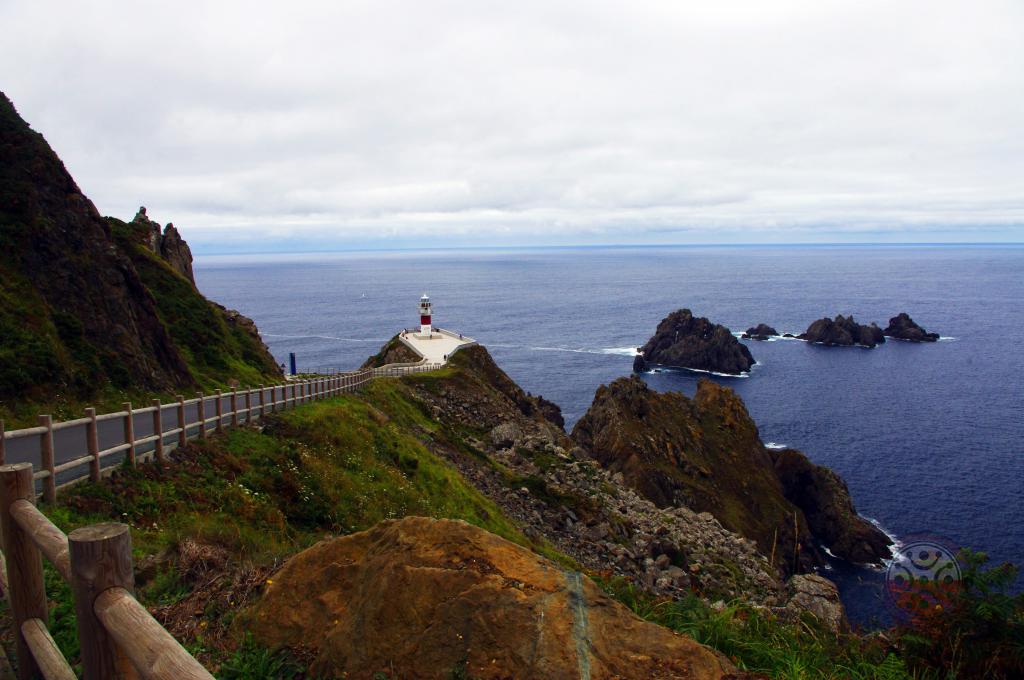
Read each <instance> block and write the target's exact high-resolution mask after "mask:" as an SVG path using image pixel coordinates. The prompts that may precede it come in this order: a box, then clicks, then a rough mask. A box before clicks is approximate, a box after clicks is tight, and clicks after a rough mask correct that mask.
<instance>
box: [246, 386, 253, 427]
mask: <svg viewBox="0 0 1024 680" xmlns="http://www.w3.org/2000/svg"><path fill="white" fill-rule="evenodd" d="M251 422H252V388H251V387H249V386H248V385H246V386H245V424H246V425H248V424H249V423H251Z"/></svg>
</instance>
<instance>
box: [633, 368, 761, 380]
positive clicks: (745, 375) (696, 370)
mask: <svg viewBox="0 0 1024 680" xmlns="http://www.w3.org/2000/svg"><path fill="white" fill-rule="evenodd" d="M672 371H690V372H691V373H703V374H705V375H714V376H718V377H719V378H749V377H750V374H749V373H740V374H739V375H736V374H734V373H719V372H718V371H705V370H704V369H702V368H686V367H685V366H659V367H657V368H655V369H654V370H652V371H647V372H648V373H662V372H672Z"/></svg>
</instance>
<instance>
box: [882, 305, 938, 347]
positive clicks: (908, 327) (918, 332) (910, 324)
mask: <svg viewBox="0 0 1024 680" xmlns="http://www.w3.org/2000/svg"><path fill="white" fill-rule="evenodd" d="M882 333H883V334H884V335H887V336H889V337H890V338H896V339H897V340H907V341H908V342H935V341H936V340H938V339H939V334H938V333H929V332H928V331H926V330H925V329H924V328H922V327H921V326H918V325H917V323H915V322H914V320H913V319H911V318H910V315H909V314H907V313H906V312H900V313H899V314H897V315H896V316H894V317H892V318H891V319H889V325H888V326H886V327H885V330H884V331H882Z"/></svg>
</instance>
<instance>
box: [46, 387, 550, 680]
mask: <svg viewBox="0 0 1024 680" xmlns="http://www.w3.org/2000/svg"><path fill="white" fill-rule="evenodd" d="M378 406H383V407H385V408H386V409H387V410H388V411H391V412H392V413H394V414H395V417H394V418H393V417H392V416H390V415H388V413H386V412H385V410H382V409H381V408H378ZM434 428H436V425H435V424H434V423H433V422H431V421H430V420H429V419H428V418H426V416H425V415H424V414H423V413H422V412H421V411H419V409H418V408H417V407H416V405H414V404H411V403H409V402H407V401H406V400H405V399H404V398H403V397H402V390H401V389H400V387H399V384H398V381H396V380H378V381H375V383H374V384H373V386H372V388H371V389H370V390H369V391H368V393H367V394H366V397H365V398H361V397H358V396H345V397H339V398H337V399H332V400H329V401H324V402H318V403H314V404H308V405H305V406H303V407H301V408H299V409H297V410H295V411H291V412H288V413H285V414H279V415H277V416H271V417H268V419H267V421H266V427H265V429H264V431H262V432H260V431H257V430H255V429H247V428H241V429H236V430H232V431H230V432H228V433H226V434H225V435H224V436H222V437H216V438H211V439H210V440H208V441H207V442H205V443H200V444H193V445H190V446H189V447H188V448H187V449H186V450H185V451H183V452H182V453H180V454H178V455H176V457H175V461H174V462H173V463H172V464H170V465H169V466H167V467H166V468H164V469H161V468H159V467H158V466H156V465H144V466H141V467H140V468H139V469H137V470H130V469H125V470H123V471H121V472H120V473H119V474H118V475H117V476H116V477H115V478H112V479H108V480H104V481H103V482H102V483H100V484H91V483H86V484H82V485H80V486H78V487H75V488H74V489H72V490H70V491H69V492H68V493H66V494H64V495H62V496H61V498H60V500H59V502H58V504H57V505H55V506H50V507H46V508H44V511H45V512H46V514H47V515H48V516H49V517H51V519H53V521H54V522H55V523H56V524H58V526H60V527H61V528H62V529H64V530H65V531H69V530H71V529H73V528H75V527H77V526H82V525H86V524H90V523H94V522H100V521H111V520H119V521H124V522H128V523H129V524H131V526H132V528H133V531H132V536H133V541H134V546H135V558H136V565H137V567H138V568H139V569H140V572H141V573H140V576H139V595H140V598H141V599H142V600H143V601H144V602H145V603H146V604H147V605H149V606H151V607H162V608H163V609H159V610H158V615H160V616H161V618H162V619H163V620H164V621H166V622H167V623H168V625H169V627H170V628H171V629H172V630H173V631H174V632H175V634H176V635H178V636H179V639H183V640H184V641H185V642H186V644H187V645H188V646H189V647H190V648H192V649H193V650H195V651H196V652H197V653H199V654H200V656H201V657H202V658H203V659H204V661H206V662H207V663H210V664H211V665H213V666H217V665H219V664H221V663H223V662H225V661H230V660H232V659H233V661H232V663H243V662H246V663H247V662H248V661H247V660H249V661H251V659H249V657H250V656H256V657H260V656H261V655H263V654H264V650H258V649H252V648H251V647H250V646H248V645H245V644H243V645H242V648H241V650H238V649H236V648H237V646H238V644H239V643H244V640H240V639H238V638H237V637H235V636H233V635H232V634H230V632H229V631H230V624H231V621H232V619H233V616H234V613H235V611H237V606H238V605H241V604H242V603H243V602H245V601H246V598H247V597H250V596H255V595H256V594H258V591H259V585H260V584H261V583H262V581H260V582H259V583H257V584H256V587H255V588H253V587H252V583H251V580H252V575H253V574H262V575H263V576H266V575H267V574H270V573H271V572H272V570H273V569H274V568H275V567H276V565H279V564H280V562H281V561H282V560H283V559H284V558H286V557H288V556H289V555H292V554H294V553H296V552H298V551H300V550H302V549H304V548H306V547H308V546H310V545H312V544H313V543H315V542H316V541H317V540H320V539H321V538H323V537H324V536H325V535H342V534H348V533H352V532H355V531H360V530H363V529H367V528H369V527H370V526H372V525H374V524H375V523H377V522H379V521H381V520H383V519H388V518H394V517H402V516H405V515H410V514H414V515H426V516H431V517H447V518H458V519H464V520H466V521H468V522H471V523H473V524H475V525H477V526H480V527H482V528H485V529H487V530H488V531H492V532H494V533H496V534H498V535H500V536H504V537H505V538H508V539H510V540H513V541H515V542H517V543H520V544H522V545H527V546H531V547H534V548H535V549H540V550H544V551H545V552H549V550H548V549H546V548H545V547H544V546H536V545H532V544H531V543H530V541H528V540H527V539H526V538H525V537H524V536H523V535H522V534H521V533H520V532H519V530H518V529H517V528H516V527H515V526H514V525H513V524H512V523H511V522H510V521H509V520H508V519H506V518H505V517H504V516H503V515H502V513H501V511H500V509H499V508H497V507H496V506H495V505H494V504H493V503H492V502H491V501H490V500H488V499H487V498H485V497H484V496H482V495H481V494H480V493H479V492H477V491H476V490H475V489H473V488H472V487H471V486H470V485H469V484H468V483H467V482H466V481H465V480H464V479H463V478H462V477H461V475H459V473H458V472H457V471H456V470H454V469H453V468H452V467H451V466H450V465H448V464H447V463H446V462H444V461H443V460H441V459H440V458H438V457H437V456H435V455H434V454H432V453H430V451H428V449H427V448H426V447H425V446H424V444H423V443H422V442H421V439H422V438H423V437H429V436H430V432H431V431H432V430H433V429H434ZM189 542H192V543H194V544H199V545H202V546H214V548H213V549H215V550H219V551H221V552H223V553H225V554H226V555H227V556H228V564H229V565H230V566H229V567H227V568H226V569H225V573H224V574H221V577H222V580H221V582H220V585H219V586H218V591H223V592H224V593H228V595H226V596H225V597H227V598H232V597H234V598H235V599H234V600H232V599H228V600H226V601H221V599H220V598H218V597H212V598H211V597H209V596H210V593H207V592H204V588H205V585H204V580H203V578H202V577H197V576H196V575H195V573H194V569H193V568H192V567H190V566H188V565H185V564H183V558H182V556H181V546H183V545H186V544H188V543H189ZM147 564H149V565H151V567H150V568H149V569H148V571H147V569H145V568H143V567H142V565H147ZM153 564H155V565H157V566H155V567H152V565H153ZM246 583H248V586H246ZM48 586H49V590H48V592H49V594H50V596H51V598H53V602H54V611H53V614H52V616H51V625H52V628H53V630H54V637H55V638H56V639H57V640H58V642H59V643H60V645H61V646H62V648H63V649H64V650H65V651H66V652H68V653H69V654H70V655H72V656H73V655H74V654H76V652H77V650H76V645H75V641H74V625H75V624H74V617H73V613H72V610H71V607H70V594H69V592H68V589H67V588H66V587H65V586H63V584H61V583H60V582H59V581H58V580H57V579H56V578H53V577H52V576H51V578H49V579H48ZM243 586H245V587H243ZM197 601H198V604H197ZM181 608H185V609H187V612H182V611H179V609H181ZM195 609H198V610H200V611H202V612H203V614H202V616H201V617H200V618H199V620H196V619H195V617H194V615H193V614H194V611H195ZM275 659H276V660H277V661H280V659H279V658H278V657H275ZM277 661H275V660H274V659H270V657H268V659H267V663H272V662H273V663H276V662H277ZM288 677H291V676H288Z"/></svg>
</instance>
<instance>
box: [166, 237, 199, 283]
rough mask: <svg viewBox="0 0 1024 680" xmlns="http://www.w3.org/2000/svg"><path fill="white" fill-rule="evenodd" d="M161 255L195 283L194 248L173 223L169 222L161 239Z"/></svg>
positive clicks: (175, 269) (174, 268)
mask: <svg viewBox="0 0 1024 680" xmlns="http://www.w3.org/2000/svg"><path fill="white" fill-rule="evenodd" d="M160 257H162V258H164V259H165V260H167V264H169V265H171V269H173V270H174V271H176V272H178V273H179V274H181V275H182V276H184V277H185V278H186V279H188V280H189V281H191V282H192V285H195V283H196V277H195V276H194V275H193V274H192V250H191V249H190V248H189V247H188V243H186V242H185V239H183V238H182V237H181V234H179V233H178V230H177V229H175V228H174V225H173V224H170V223H168V224H167V228H166V229H164V235H163V238H161V239H160Z"/></svg>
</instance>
